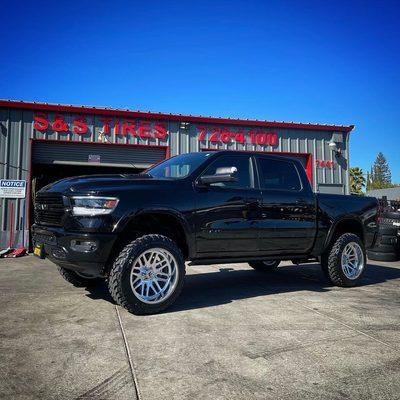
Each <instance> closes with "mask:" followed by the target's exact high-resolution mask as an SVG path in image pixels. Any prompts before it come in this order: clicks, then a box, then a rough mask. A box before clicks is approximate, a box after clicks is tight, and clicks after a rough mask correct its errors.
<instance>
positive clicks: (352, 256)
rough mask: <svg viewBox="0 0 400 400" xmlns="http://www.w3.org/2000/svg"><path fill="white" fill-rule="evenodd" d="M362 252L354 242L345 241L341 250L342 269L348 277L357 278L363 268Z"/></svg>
mask: <svg viewBox="0 0 400 400" xmlns="http://www.w3.org/2000/svg"><path fill="white" fill-rule="evenodd" d="M364 264H365V261H364V253H363V250H362V248H361V246H360V245H359V244H358V243H356V242H350V243H347V244H346V246H345V247H344V249H343V252H342V259H341V265H342V271H343V273H344V274H345V276H346V278H348V279H352V280H353V279H357V278H358V277H359V276H360V275H361V272H362V271H363V269H364Z"/></svg>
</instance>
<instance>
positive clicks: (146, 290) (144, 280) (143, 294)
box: [130, 248, 179, 304]
mask: <svg viewBox="0 0 400 400" xmlns="http://www.w3.org/2000/svg"><path fill="white" fill-rule="evenodd" d="M178 275H179V270H178V265H177V262H176V260H175V257H174V256H173V255H172V254H171V253H170V252H169V251H168V250H165V249H162V248H153V249H149V250H146V251H144V252H143V253H142V254H140V255H139V256H138V257H137V258H136V259H135V260H134V261H133V264H132V269H131V275H130V284H131V289H132V292H133V294H134V295H135V296H136V297H137V298H138V299H139V300H140V301H142V302H144V303H147V304H157V303H160V302H162V301H165V300H166V299H167V298H168V297H170V296H171V294H172V293H173V292H174V290H175V288H176V285H177V282H178Z"/></svg>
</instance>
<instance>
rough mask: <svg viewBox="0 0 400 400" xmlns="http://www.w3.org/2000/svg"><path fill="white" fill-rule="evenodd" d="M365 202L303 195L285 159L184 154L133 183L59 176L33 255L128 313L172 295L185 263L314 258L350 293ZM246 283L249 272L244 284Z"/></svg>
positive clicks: (307, 191) (257, 263) (38, 210)
mask: <svg viewBox="0 0 400 400" xmlns="http://www.w3.org/2000/svg"><path fill="white" fill-rule="evenodd" d="M377 210H378V203H377V200H376V199H374V198H369V197H354V196H342V195H330V194H315V193H313V191H312V189H311V186H310V183H309V181H308V179H307V176H306V173H305V171H304V169H303V167H302V165H301V163H300V162H299V161H297V160H295V159H290V158H288V157H282V156H277V155H271V154H262V153H251V152H230V151H221V152H203V153H190V154H183V155H179V156H176V157H173V158H170V159H168V160H165V161H163V162H161V163H160V164H158V165H156V166H154V167H152V168H150V169H149V170H147V171H146V172H145V173H142V174H138V175H123V174H121V175H95V176H83V177H75V178H68V179H63V180H61V181H58V182H55V183H53V184H51V185H48V186H46V187H45V188H43V189H42V190H41V191H40V192H38V194H37V197H36V203H35V222H36V223H35V225H34V227H33V229H34V234H33V238H34V244H35V254H36V255H38V256H41V257H48V258H49V259H50V260H52V261H53V262H54V263H56V264H57V265H58V267H59V271H60V273H61V275H62V276H63V277H64V278H65V279H66V280H68V281H70V282H72V283H73V284H75V285H87V284H89V283H90V282H91V280H93V279H95V278H98V277H102V278H105V279H106V280H107V282H108V287H109V290H110V293H111V295H112V297H113V298H114V300H115V301H116V302H117V303H118V304H120V305H121V306H123V307H125V308H126V309H128V310H129V311H131V312H132V313H135V314H151V313H156V312H159V311H161V310H164V309H165V308H166V307H168V306H169V305H170V304H172V303H173V302H174V300H175V299H176V298H177V297H178V295H179V293H180V291H181V289H182V286H183V284H184V277H185V261H190V262H191V263H193V264H218V263H233V262H248V263H249V264H250V266H252V267H253V268H254V269H256V270H258V271H265V272H267V271H271V270H274V269H276V268H277V266H278V264H279V263H280V261H281V260H291V261H293V262H295V263H303V262H307V261H311V260H316V259H318V260H320V262H321V265H322V269H323V271H324V273H325V274H326V276H327V277H328V279H329V280H330V281H331V282H332V283H333V284H335V285H338V286H354V285H356V284H357V283H358V282H359V281H360V279H361V277H362V275H363V273H364V271H365V268H366V249H368V248H370V247H371V246H372V245H373V244H374V240H375V237H376V233H377V216H378V213H377ZM255 279H257V275H255Z"/></svg>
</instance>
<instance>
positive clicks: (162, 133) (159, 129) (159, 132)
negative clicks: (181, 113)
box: [154, 123, 167, 139]
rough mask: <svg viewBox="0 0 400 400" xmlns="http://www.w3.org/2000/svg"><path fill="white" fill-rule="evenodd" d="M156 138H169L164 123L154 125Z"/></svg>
mask: <svg viewBox="0 0 400 400" xmlns="http://www.w3.org/2000/svg"><path fill="white" fill-rule="evenodd" d="M154 137H156V138H157V139H165V138H166V137H167V127H166V126H165V125H164V124H163V123H155V124H154Z"/></svg>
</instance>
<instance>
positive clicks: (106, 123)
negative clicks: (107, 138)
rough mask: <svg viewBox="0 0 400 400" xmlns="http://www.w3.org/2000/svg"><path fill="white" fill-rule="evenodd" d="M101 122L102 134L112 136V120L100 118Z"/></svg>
mask: <svg viewBox="0 0 400 400" xmlns="http://www.w3.org/2000/svg"><path fill="white" fill-rule="evenodd" d="M100 121H101V122H102V123H103V128H102V132H103V133H104V134H106V135H109V134H110V131H111V129H110V124H111V121H112V119H111V118H100Z"/></svg>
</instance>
